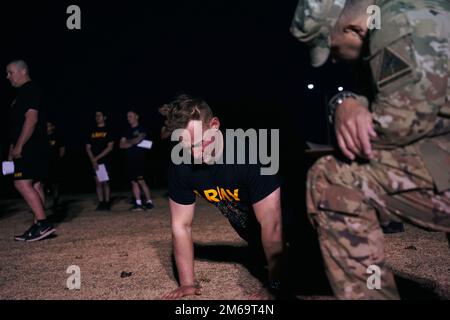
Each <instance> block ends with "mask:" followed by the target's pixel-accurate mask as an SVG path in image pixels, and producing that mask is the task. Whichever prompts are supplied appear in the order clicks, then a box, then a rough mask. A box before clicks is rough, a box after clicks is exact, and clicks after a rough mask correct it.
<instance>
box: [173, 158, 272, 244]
mask: <svg viewBox="0 0 450 320" xmlns="http://www.w3.org/2000/svg"><path fill="white" fill-rule="evenodd" d="M279 187H280V181H279V178H278V177H277V176H264V175H261V166H260V165H256V164H214V165H206V164H202V165H188V164H181V165H174V164H172V165H171V167H170V169H169V196H170V199H172V200H173V201H175V202H176V203H179V204H182V205H190V204H193V203H195V197H196V196H198V197H201V198H203V199H205V200H206V201H208V202H209V203H211V204H213V205H215V206H216V207H217V208H218V209H219V210H220V211H221V213H222V214H223V215H224V216H225V217H226V218H227V219H228V221H229V222H230V224H231V225H232V226H233V228H234V229H235V230H236V231H237V232H238V234H239V235H240V236H241V237H242V238H243V239H244V240H247V241H251V240H256V239H254V237H255V236H256V235H255V232H259V230H260V227H259V226H258V222H257V220H256V216H255V213H254V211H253V207H252V205H253V204H255V203H257V202H259V201H261V200H263V199H265V198H266V197H267V196H269V195H270V194H272V193H273V192H274V191H275V190H277V189H278V188H279Z"/></svg>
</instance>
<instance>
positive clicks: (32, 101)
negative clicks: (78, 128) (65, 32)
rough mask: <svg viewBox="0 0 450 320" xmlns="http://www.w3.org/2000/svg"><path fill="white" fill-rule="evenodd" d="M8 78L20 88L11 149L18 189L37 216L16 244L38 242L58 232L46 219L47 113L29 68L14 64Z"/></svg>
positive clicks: (22, 62)
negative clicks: (43, 184)
mask: <svg viewBox="0 0 450 320" xmlns="http://www.w3.org/2000/svg"><path fill="white" fill-rule="evenodd" d="M6 73H7V78H8V80H9V81H10V83H11V85H12V86H13V87H14V88H17V97H16V100H14V102H13V103H12V108H11V119H10V129H11V145H10V149H9V156H8V160H9V161H14V186H15V188H16V189H17V191H19V193H20V194H21V195H22V197H23V198H24V200H25V201H26V203H27V204H28V206H29V207H30V208H31V211H32V212H33V214H34V219H35V220H34V224H33V225H32V226H31V227H30V228H29V229H28V230H27V231H25V233H23V234H22V235H17V236H15V237H14V240H16V241H26V242H34V241H38V240H42V239H45V238H47V237H48V236H49V235H51V234H52V233H54V232H55V229H54V227H53V224H52V223H51V222H49V221H48V220H47V218H46V216H45V209H44V203H45V195H44V190H43V186H42V182H43V181H44V180H45V179H46V178H47V174H48V143H47V134H46V128H45V123H46V121H45V109H44V108H43V106H42V104H41V93H40V90H39V89H38V87H37V86H36V84H35V83H34V82H33V81H31V78H30V75H29V72H28V66H27V64H26V63H25V62H24V61H22V60H18V61H13V62H11V63H10V64H9V65H8V66H7V67H6Z"/></svg>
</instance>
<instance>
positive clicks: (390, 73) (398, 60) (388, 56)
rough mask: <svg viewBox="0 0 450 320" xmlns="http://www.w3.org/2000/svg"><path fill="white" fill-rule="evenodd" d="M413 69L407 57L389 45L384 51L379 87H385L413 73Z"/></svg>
mask: <svg viewBox="0 0 450 320" xmlns="http://www.w3.org/2000/svg"><path fill="white" fill-rule="evenodd" d="M412 73H413V69H412V67H411V65H410V64H408V62H407V61H405V59H403V58H402V57H401V56H400V55H398V54H397V53H395V52H394V51H393V50H392V49H390V48H389V47H387V48H385V49H384V50H383V53H382V62H381V70H380V76H379V78H378V88H379V89H383V88H385V87H386V86H388V85H389V84H391V83H394V82H395V81H397V80H399V79H401V78H403V77H405V76H408V75H411V74H412Z"/></svg>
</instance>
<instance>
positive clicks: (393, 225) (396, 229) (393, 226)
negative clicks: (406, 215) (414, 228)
mask: <svg viewBox="0 0 450 320" xmlns="http://www.w3.org/2000/svg"><path fill="white" fill-rule="evenodd" d="M381 229H383V233H384V234H394V233H401V232H405V226H404V225H403V223H401V222H394V221H392V222H390V223H389V224H388V225H387V226H381Z"/></svg>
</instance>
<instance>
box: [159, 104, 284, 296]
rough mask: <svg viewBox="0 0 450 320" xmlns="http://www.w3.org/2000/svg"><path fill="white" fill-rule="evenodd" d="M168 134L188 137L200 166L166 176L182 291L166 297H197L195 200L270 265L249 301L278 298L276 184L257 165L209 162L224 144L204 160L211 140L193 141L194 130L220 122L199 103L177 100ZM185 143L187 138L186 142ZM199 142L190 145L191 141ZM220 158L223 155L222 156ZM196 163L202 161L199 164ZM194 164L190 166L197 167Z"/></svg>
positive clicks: (178, 167) (278, 204) (280, 248)
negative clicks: (180, 133)
mask: <svg viewBox="0 0 450 320" xmlns="http://www.w3.org/2000/svg"><path fill="white" fill-rule="evenodd" d="M167 124H168V128H169V129H170V130H171V131H173V130H177V129H184V130H185V132H188V133H189V135H190V137H189V139H190V141H184V140H185V139H183V143H188V145H189V150H192V151H191V153H192V158H193V159H195V160H197V161H195V162H197V163H198V162H199V163H200V164H186V163H182V164H178V165H175V164H173V163H172V165H171V168H170V170H169V197H170V211H171V217H172V237H173V249H174V255H175V260H176V266H177V269H178V274H179V279H180V287H179V288H178V289H176V290H174V291H173V292H171V293H168V294H166V295H165V296H164V298H165V299H179V298H182V297H184V296H188V295H199V294H201V291H200V288H199V287H197V286H196V285H195V276H194V249H193V240H192V239H193V237H192V230H191V226H192V221H193V218H194V211H195V198H196V196H199V197H202V198H204V199H205V200H206V201H208V202H210V203H211V204H213V205H215V206H216V207H217V208H218V209H219V210H220V211H221V213H222V214H223V215H224V216H225V217H226V218H227V219H228V220H229V222H230V224H231V226H232V227H233V228H234V229H235V230H236V232H237V233H238V234H239V235H240V236H241V237H242V238H243V239H244V240H246V241H247V242H248V243H249V247H251V248H257V247H259V248H261V244H262V249H263V250H264V253H265V258H266V262H267V264H268V280H269V282H268V286H266V287H265V288H263V290H260V291H258V292H256V293H255V294H253V295H252V296H251V297H250V298H251V299H271V298H274V296H276V295H277V293H279V291H278V290H279V288H280V272H281V259H282V256H283V236H282V225H281V224H282V223H281V201H280V182H279V180H278V177H277V176H275V175H271V176H269V175H261V170H260V169H261V166H260V165H256V164H228V163H227V164H220V163H219V162H217V161H211V159H217V157H220V156H222V157H223V154H224V153H225V151H226V150H224V148H223V146H224V145H223V144H218V145H219V148H217V149H216V150H215V152H214V153H215V154H214V155H213V154H207V153H208V151H207V150H208V146H210V145H211V144H212V143H213V140H214V141H215V139H213V138H212V137H209V138H207V137H206V136H205V135H203V136H200V138H199V137H195V134H194V128H198V127H200V130H202V131H203V132H205V131H207V130H209V129H214V130H217V131H216V133H219V134H220V135H221V137H223V135H222V133H221V132H220V131H219V128H220V121H219V119H218V118H217V117H214V116H213V113H212V111H211V109H210V107H209V106H208V104H206V102H204V101H203V100H201V99H193V98H190V97H188V96H185V95H183V96H180V97H178V98H177V99H176V100H175V101H174V102H172V103H171V110H170V112H169V115H168V123H167ZM186 139H187V138H186ZM195 139H196V140H197V141H194V140H195ZM220 153H222V155H221V154H220ZM198 160H200V161H198ZM172 162H173V159H172ZM195 162H194V163H195Z"/></svg>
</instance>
